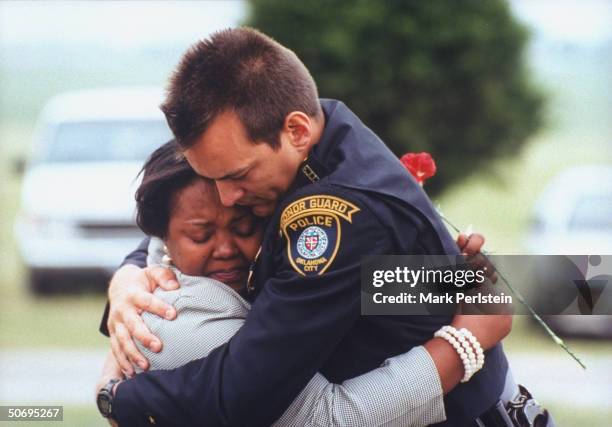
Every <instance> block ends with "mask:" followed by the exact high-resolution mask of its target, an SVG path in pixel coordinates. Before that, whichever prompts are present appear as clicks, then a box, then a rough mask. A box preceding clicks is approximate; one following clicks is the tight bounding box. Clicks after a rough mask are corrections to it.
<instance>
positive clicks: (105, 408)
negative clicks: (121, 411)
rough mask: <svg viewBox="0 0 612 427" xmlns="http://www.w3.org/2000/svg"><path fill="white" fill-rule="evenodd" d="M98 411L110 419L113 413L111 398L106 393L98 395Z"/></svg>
mask: <svg viewBox="0 0 612 427" xmlns="http://www.w3.org/2000/svg"><path fill="white" fill-rule="evenodd" d="M98 410H99V411H100V413H101V414H102V415H103V416H105V417H108V416H109V415H110V413H111V403H110V397H109V396H108V395H106V394H104V392H101V393H100V394H99V395H98Z"/></svg>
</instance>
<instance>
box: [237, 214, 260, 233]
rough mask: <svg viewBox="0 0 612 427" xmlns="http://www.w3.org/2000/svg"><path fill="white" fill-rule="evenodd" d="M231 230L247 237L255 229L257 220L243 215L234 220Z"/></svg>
mask: <svg viewBox="0 0 612 427" xmlns="http://www.w3.org/2000/svg"><path fill="white" fill-rule="evenodd" d="M232 230H233V232H234V234H236V235H237V236H240V237H249V236H252V235H253V234H254V233H255V231H257V222H256V220H255V219H253V218H251V217H245V218H242V219H240V220H239V221H237V222H235V223H234V224H233V226H232Z"/></svg>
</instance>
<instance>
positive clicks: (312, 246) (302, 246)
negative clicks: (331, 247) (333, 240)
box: [297, 226, 327, 259]
mask: <svg viewBox="0 0 612 427" xmlns="http://www.w3.org/2000/svg"><path fill="white" fill-rule="evenodd" d="M326 249H327V233H325V231H323V229H322V228H321V227H317V226H310V227H308V228H306V229H305V230H304V231H302V234H300V237H299V238H298V241H297V251H298V253H299V254H300V255H302V256H303V257H304V258H306V259H314V258H319V257H320V256H321V255H323V254H324V253H325V250H326Z"/></svg>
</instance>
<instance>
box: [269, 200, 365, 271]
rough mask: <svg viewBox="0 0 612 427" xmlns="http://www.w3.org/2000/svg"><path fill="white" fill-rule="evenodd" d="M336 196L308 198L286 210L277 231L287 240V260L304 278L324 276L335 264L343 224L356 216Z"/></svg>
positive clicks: (352, 210)
mask: <svg viewBox="0 0 612 427" xmlns="http://www.w3.org/2000/svg"><path fill="white" fill-rule="evenodd" d="M359 210H360V209H359V208H358V207H357V206H355V205H354V204H353V203H350V202H347V201H346V200H343V199H341V198H339V197H335V196H325V195H320V196H308V197H304V198H302V199H299V200H296V201H295V202H293V203H291V204H290V205H289V206H287V207H286V208H285V210H284V211H283V213H282V215H281V219H280V229H281V232H282V233H283V234H284V236H285V238H286V239H287V257H288V258H289V261H290V262H291V265H292V266H293V268H294V269H295V271H297V272H298V273H300V274H302V275H304V276H315V275H320V274H323V273H324V272H325V271H326V270H327V269H328V268H329V266H330V265H331V264H332V262H333V261H334V258H335V257H336V254H337V253H338V248H339V247H340V241H341V239H342V222H343V221H347V222H348V223H352V222H353V215H354V214H355V213H357V212H359Z"/></svg>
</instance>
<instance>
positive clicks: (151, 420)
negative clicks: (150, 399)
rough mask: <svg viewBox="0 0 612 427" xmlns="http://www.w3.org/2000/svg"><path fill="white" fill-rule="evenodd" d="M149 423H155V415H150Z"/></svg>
mask: <svg viewBox="0 0 612 427" xmlns="http://www.w3.org/2000/svg"><path fill="white" fill-rule="evenodd" d="M148 420H149V424H155V418H153V415H149V418H148Z"/></svg>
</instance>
